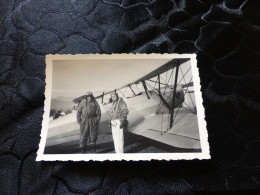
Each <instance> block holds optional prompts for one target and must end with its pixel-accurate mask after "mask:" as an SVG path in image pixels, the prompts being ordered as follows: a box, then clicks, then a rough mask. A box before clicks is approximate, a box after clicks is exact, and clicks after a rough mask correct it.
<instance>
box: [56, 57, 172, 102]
mask: <svg viewBox="0 0 260 195" xmlns="http://www.w3.org/2000/svg"><path fill="white" fill-rule="evenodd" d="M168 61H169V59H138V60H136V59H116V60H115V59H110V60H108V59H105V60H103V59H91V60H57V61H54V63H53V77H52V78H53V80H52V98H56V97H58V96H64V97H73V98H76V97H79V96H81V95H84V94H85V93H86V92H87V91H92V92H96V91H103V90H110V89H111V90H113V89H116V88H119V87H121V86H123V85H126V84H129V83H131V82H134V81H135V80H137V79H139V78H141V77H143V76H144V75H146V74H148V73H150V72H151V71H153V70H154V69H156V68H158V67H160V66H162V65H163V64H165V63H166V62H168Z"/></svg>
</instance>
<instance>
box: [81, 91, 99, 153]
mask: <svg viewBox="0 0 260 195" xmlns="http://www.w3.org/2000/svg"><path fill="white" fill-rule="evenodd" d="M100 118H101V111H100V106H99V104H98V102H97V101H96V100H95V98H94V96H93V94H92V92H87V93H86V97H85V99H84V100H82V101H81V102H80V104H79V107H78V109H77V121H78V123H79V124H80V147H81V150H82V153H85V152H86V150H87V144H88V141H89V146H90V149H91V152H96V141H97V134H98V126H99V122H100Z"/></svg>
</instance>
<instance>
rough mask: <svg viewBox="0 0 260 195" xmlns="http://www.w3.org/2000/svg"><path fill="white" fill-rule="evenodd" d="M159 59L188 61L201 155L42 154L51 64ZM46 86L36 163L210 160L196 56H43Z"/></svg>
mask: <svg viewBox="0 0 260 195" xmlns="http://www.w3.org/2000/svg"><path fill="white" fill-rule="evenodd" d="M158 58H164V59H165V58H166V59H167V58H169V59H174V58H190V60H191V69H192V76H193V83H194V91H195V101H196V107H197V119H198V125H199V135H200V144H201V152H194V153H124V154H44V149H45V144H46V139H47V133H48V125H49V113H50V105H51V93H52V67H53V61H54V60H87V59H158ZM45 81H46V86H45V101H44V114H43V120H42V129H41V140H40V144H39V149H38V151H37V157H36V161H107V160H109V161H121V160H126V161H150V160H167V161H169V160H193V159H200V160H202V159H210V148H209V143H208V132H207V128H206V121H205V111H204V107H203V104H202V102H203V99H202V93H201V86H200V77H199V71H198V67H197V59H196V54H111V55H110V54H77V55H46V80H45Z"/></svg>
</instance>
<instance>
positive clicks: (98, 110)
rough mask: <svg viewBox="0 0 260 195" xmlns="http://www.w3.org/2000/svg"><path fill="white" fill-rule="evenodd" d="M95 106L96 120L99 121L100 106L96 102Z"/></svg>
mask: <svg viewBox="0 0 260 195" xmlns="http://www.w3.org/2000/svg"><path fill="white" fill-rule="evenodd" d="M96 105H97V110H96V115H97V120H98V121H100V118H101V110H100V105H99V104H98V103H97V102H96Z"/></svg>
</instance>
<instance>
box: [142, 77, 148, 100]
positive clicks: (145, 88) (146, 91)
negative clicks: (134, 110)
mask: <svg viewBox="0 0 260 195" xmlns="http://www.w3.org/2000/svg"><path fill="white" fill-rule="evenodd" d="M142 83H143V86H144V90H145V93H146V95H147V98H148V99H150V97H149V95H148V89H147V86H146V83H145V81H144V80H142Z"/></svg>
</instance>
